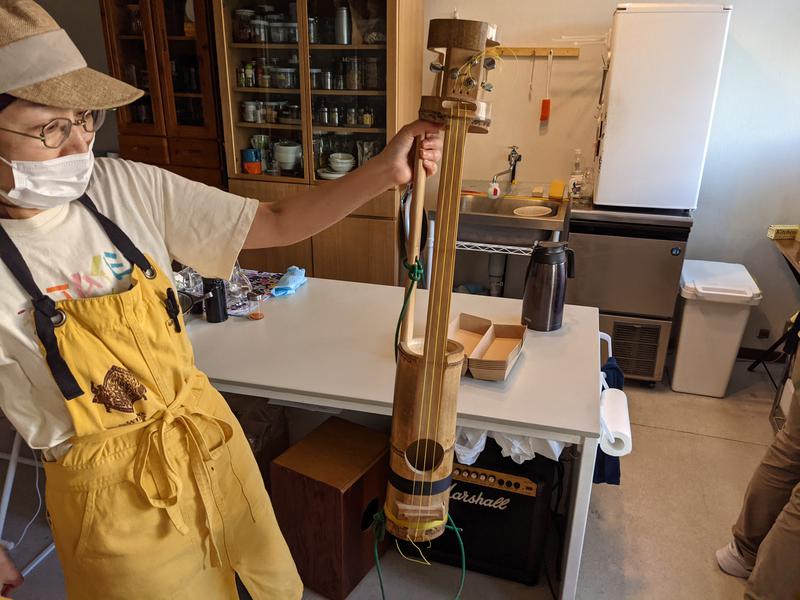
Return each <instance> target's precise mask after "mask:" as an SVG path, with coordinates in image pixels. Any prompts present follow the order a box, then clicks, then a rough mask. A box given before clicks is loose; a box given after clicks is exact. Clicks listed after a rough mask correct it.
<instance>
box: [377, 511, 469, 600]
mask: <svg viewBox="0 0 800 600" xmlns="http://www.w3.org/2000/svg"><path fill="white" fill-rule="evenodd" d="M447 520H448V522H449V524H448V525H445V528H446V529H449V530H450V531H452V532H453V533H455V534H456V540H458V549H459V551H460V552H461V581H460V583H459V585H458V592H457V593H456V595H455V598H453V600H461V593H462V592H463V591H464V580H465V579H466V577H467V553H466V551H465V550H464V541H463V540H462V539H461V530H460V529H459V528H458V527H456V524H455V522H454V521H453V517H452V515H450V514H448V515H447ZM372 534H373V537H374V538H375V542H374V544H373V548H372V554H373V557H374V559H375V572H376V573H377V574H378V583H379V584H380V586H381V598H382V600H386V591H385V590H384V588H383V572H382V571H381V559H380V557H379V556H378V544H380V543H381V542H382V541H383V538H384V537H385V536H386V515H385V514H384V513H383V511H379V512H377V513H375V515H373V517H372Z"/></svg>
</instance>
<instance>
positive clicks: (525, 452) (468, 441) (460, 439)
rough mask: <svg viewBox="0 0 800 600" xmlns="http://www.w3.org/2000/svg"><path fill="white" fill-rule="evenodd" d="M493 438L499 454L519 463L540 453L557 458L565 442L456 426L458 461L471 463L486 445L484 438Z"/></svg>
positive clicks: (466, 463) (464, 463) (550, 457)
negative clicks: (498, 448)
mask: <svg viewBox="0 0 800 600" xmlns="http://www.w3.org/2000/svg"><path fill="white" fill-rule="evenodd" d="M487 437H490V438H493V439H494V441H495V442H497V444H498V445H499V446H500V450H501V454H502V455H503V456H504V457H506V458H509V457H510V458H511V460H513V461H514V462H515V463H517V464H518V465H521V464H522V463H524V462H525V461H526V460H532V459H533V458H534V457H535V456H536V455H537V454H541V455H542V456H545V457H547V458H549V459H551V460H558V457H559V456H561V451H562V450H564V447H565V446H566V444H565V443H564V442H558V441H556V440H545V439H540V438H535V437H528V436H524V435H511V434H508V433H500V432H498V431H482V430H480V429H473V428H472V427H457V428H456V443H455V451H456V458H457V459H458V462H460V463H461V464H462V465H471V464H473V463H475V461H476V460H478V457H479V456H480V454H481V452H483V450H484V448H485V447H486V438H487Z"/></svg>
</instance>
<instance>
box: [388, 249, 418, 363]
mask: <svg viewBox="0 0 800 600" xmlns="http://www.w3.org/2000/svg"><path fill="white" fill-rule="evenodd" d="M403 266H404V267H405V268H406V271H408V278H409V279H410V280H411V285H410V286H408V289H407V290H406V293H405V296H403V308H401V309H400V317H399V318H398V319H397V329H395V331H394V359H395V361H397V347H398V345H399V344H400V327H402V325H403V318H404V317H405V314H406V309H407V308H408V299H409V298H411V294H413V293H414V289H415V288H416V287H417V285H418V284H419V282H420V281H422V277H423V276H424V275H425V270H424V269H423V268H422V263H421V262H420V261H419V258H417V260H416V261H414V264H413V265H412V264H409V263H408V261H407V260H405V259H403ZM412 318H413V317H412Z"/></svg>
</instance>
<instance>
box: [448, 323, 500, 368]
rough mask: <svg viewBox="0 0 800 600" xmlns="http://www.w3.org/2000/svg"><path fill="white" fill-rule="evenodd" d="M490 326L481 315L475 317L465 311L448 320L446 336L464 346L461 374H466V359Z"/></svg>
mask: <svg viewBox="0 0 800 600" xmlns="http://www.w3.org/2000/svg"><path fill="white" fill-rule="evenodd" d="M491 327H492V322H491V321H490V320H489V319H484V318H483V317H476V316H475V315H470V314H467V313H461V314H459V315H458V317H456V318H455V319H453V320H452V321H451V322H450V328H449V330H448V333H447V337H448V338H449V339H451V340H453V341H456V342H458V343H459V344H461V345H462V346H464V366H463V367H462V369H461V374H462V375H466V373H467V368H468V364H467V363H468V359H469V357H470V356H472V355H473V353H474V352H475V348H476V347H477V346H478V344H480V343H481V341H482V340H483V338H484V336H485V335H486V332H487V331H489V329H491Z"/></svg>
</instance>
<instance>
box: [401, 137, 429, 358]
mask: <svg viewBox="0 0 800 600" xmlns="http://www.w3.org/2000/svg"><path fill="white" fill-rule="evenodd" d="M423 140H424V138H423V137H422V136H418V137H417V153H416V158H415V160H414V188H413V192H412V196H411V210H410V211H409V213H410V214H409V220H408V221H409V226H408V240H406V261H407V262H408V264H410V265H413V264H414V263H416V262H417V260H419V244H420V241H421V239H420V238H421V235H422V215H423V213H424V212H425V183H426V181H427V180H428V177H427V174H426V173H425V165H424V164H423V160H422V141H423ZM415 285H416V283H415V282H414V281H412V280H411V279H409V280H408V282H407V283H406V291H408V289H409V288H411V287H414V286H415ZM414 300H415V296H414V294H411V295H410V296H409V297H408V302H407V304H406V313H405V318H404V319H403V322H402V323H401V324H400V341H401V342H406V343H408V342H410V341H411V340H412V339H414V305H415V301H414Z"/></svg>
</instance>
